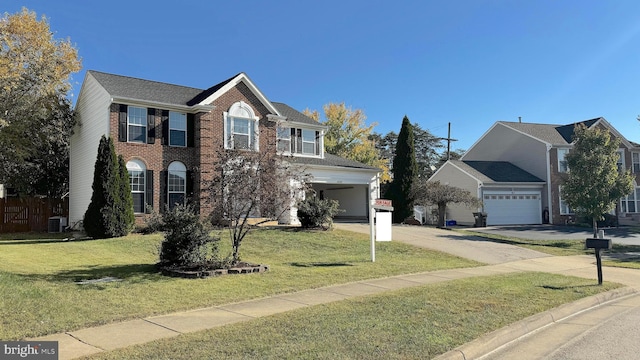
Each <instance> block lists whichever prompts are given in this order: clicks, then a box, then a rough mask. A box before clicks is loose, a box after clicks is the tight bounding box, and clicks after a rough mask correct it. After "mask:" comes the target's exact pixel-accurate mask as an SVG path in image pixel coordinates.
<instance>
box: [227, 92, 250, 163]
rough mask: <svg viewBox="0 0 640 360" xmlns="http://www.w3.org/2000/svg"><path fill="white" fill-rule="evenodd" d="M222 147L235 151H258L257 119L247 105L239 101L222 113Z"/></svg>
mask: <svg viewBox="0 0 640 360" xmlns="http://www.w3.org/2000/svg"><path fill="white" fill-rule="evenodd" d="M224 117H225V123H224V133H225V136H224V147H225V149H236V150H255V151H257V150H258V118H257V117H256V116H255V114H254V112H253V109H252V108H251V106H249V105H248V104H247V103H245V102H243V101H239V102H237V103H234V104H233V105H231V107H230V108H229V111H228V112H225V113H224Z"/></svg>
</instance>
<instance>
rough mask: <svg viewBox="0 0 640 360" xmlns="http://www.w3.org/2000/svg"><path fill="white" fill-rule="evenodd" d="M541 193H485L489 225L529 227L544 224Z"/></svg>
mask: <svg viewBox="0 0 640 360" xmlns="http://www.w3.org/2000/svg"><path fill="white" fill-rule="evenodd" d="M541 207H542V199H541V196H540V193H539V192H537V193H531V192H528V193H518V192H515V193H486V192H485V193H484V211H485V212H486V213H487V225H528V224H541V223H542V209H541Z"/></svg>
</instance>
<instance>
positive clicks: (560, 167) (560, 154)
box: [558, 149, 569, 173]
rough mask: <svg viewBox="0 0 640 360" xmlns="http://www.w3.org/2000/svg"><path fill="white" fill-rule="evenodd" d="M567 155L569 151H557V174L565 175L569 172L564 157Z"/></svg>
mask: <svg viewBox="0 0 640 360" xmlns="http://www.w3.org/2000/svg"><path fill="white" fill-rule="evenodd" d="M568 153H569V149H558V172H561V173H566V172H567V171H569V165H568V164H567V160H566V159H565V157H566V156H567V154H568Z"/></svg>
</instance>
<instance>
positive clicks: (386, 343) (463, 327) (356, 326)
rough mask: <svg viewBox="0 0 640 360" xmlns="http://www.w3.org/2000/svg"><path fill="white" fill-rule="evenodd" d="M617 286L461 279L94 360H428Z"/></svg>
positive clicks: (556, 279) (537, 277) (527, 278)
mask: <svg viewBox="0 0 640 360" xmlns="http://www.w3.org/2000/svg"><path fill="white" fill-rule="evenodd" d="M618 286H619V285H617V284H612V283H604V285H603V286H598V285H596V284H595V282H594V281H593V280H588V279H581V278H575V277H566V276H560V275H555V274H546V273H518V274H508V275H500V276H492V277H476V278H472V279H461V280H455V281H449V282H445V283H438V284H431V285H425V286H421V287H418V288H411V289H403V290H399V291H394V292H388V293H383V294H379V295H374V296H368V297H360V298H355V299H349V300H344V301H340V302H336V303H332V304H326V305H319V306H314V307H310V308H304V309H298V310H295V311H292V312H288V313H283V314H278V315H273V316H269V317H265V318H260V319H257V320H253V321H250V322H247V323H239V324H234V325H227V326H224V327H221V328H216V329H212V330H207V331H202V332H198V333H192V334H186V335H182V336H179V337H177V338H171V339H164V340H159V341H155V342H151V343H148V344H144V345H139V346H134V347H130V348H126V349H122V350H117V351H112V352H108V353H103V354H99V355H96V356H93V357H91V359H176V360H179V359H190V360H191V359H258V358H259V359H430V358H433V357H434V356H437V355H439V354H442V353H445V352H447V351H448V350H451V349H453V348H455V347H457V346H459V345H462V344H464V343H466V342H468V341H471V340H473V339H476V338H478V337H480V336H481V335H483V334H485V333H488V332H491V331H493V330H496V329H499V328H501V327H503V326H506V325H508V324H510V323H513V322H515V321H517V320H520V319H523V318H525V317H528V316H530V315H533V314H536V313H539V312H542V311H545V310H548V309H551V308H553V307H556V306H559V305H561V304H563V303H568V302H571V301H575V300H577V299H580V298H583V297H586V296H590V295H594V294H597V293H599V292H601V291H608V290H611V289H613V288H616V287H618Z"/></svg>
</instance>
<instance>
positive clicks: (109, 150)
mask: <svg viewBox="0 0 640 360" xmlns="http://www.w3.org/2000/svg"><path fill="white" fill-rule="evenodd" d="M118 167H119V166H118V158H117V157H116V152H115V148H114V145H113V140H112V139H111V138H109V139H107V138H106V137H105V136H104V135H103V136H102V138H101V139H100V144H99V145H98V157H97V158H96V163H95V169H94V173H93V184H92V185H91V187H92V188H93V194H92V195H91V202H90V203H89V207H88V208H87V211H86V212H85V214H84V230H85V231H86V233H87V235H89V236H91V237H93V238H96V239H103V238H110V237H116V236H122V235H125V234H126V233H122V231H121V230H119V229H121V228H122V225H121V221H122V219H123V218H122V216H118V208H119V206H118V201H119V200H118V199H119V198H120V196H121V194H120V192H121V190H120V188H121V187H120V183H121V181H120V180H119V178H120V176H119V171H118Z"/></svg>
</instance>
